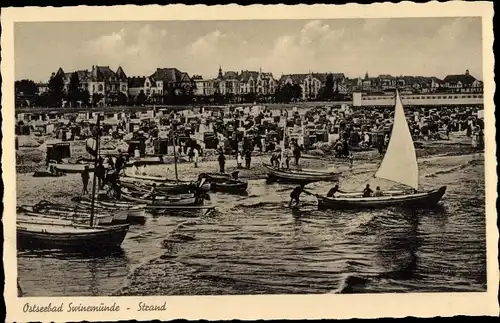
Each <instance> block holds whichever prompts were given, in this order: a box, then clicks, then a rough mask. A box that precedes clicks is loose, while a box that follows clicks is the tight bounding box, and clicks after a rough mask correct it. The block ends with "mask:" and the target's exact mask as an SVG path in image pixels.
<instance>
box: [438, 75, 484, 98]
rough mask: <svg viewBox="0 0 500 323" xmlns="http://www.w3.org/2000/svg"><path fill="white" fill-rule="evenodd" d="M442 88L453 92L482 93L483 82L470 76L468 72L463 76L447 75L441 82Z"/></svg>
mask: <svg viewBox="0 0 500 323" xmlns="http://www.w3.org/2000/svg"><path fill="white" fill-rule="evenodd" d="M443 83H444V87H445V88H446V89H448V90H451V91H453V92H475V93H478V92H482V91H483V82H482V81H480V80H478V79H476V78H475V77H474V76H472V75H470V73H469V70H466V71H465V74H458V75H448V76H446V77H445V78H444V80H443Z"/></svg>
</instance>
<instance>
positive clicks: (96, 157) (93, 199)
mask: <svg viewBox="0 0 500 323" xmlns="http://www.w3.org/2000/svg"><path fill="white" fill-rule="evenodd" d="M100 128H101V122H100V118H99V115H98V116H97V123H96V129H97V131H96V140H95V149H96V155H95V162H94V179H93V180H92V199H91V203H90V226H91V227H93V226H94V206H95V188H96V184H97V183H96V182H97V166H98V165H99V133H100V130H101V129H100Z"/></svg>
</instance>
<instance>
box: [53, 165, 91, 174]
mask: <svg viewBox="0 0 500 323" xmlns="http://www.w3.org/2000/svg"><path fill="white" fill-rule="evenodd" d="M52 165H53V166H54V168H55V169H56V170H58V171H59V172H63V173H68V174H76V173H81V172H83V170H84V169H85V166H88V167H89V172H93V171H94V166H93V165H85V164H52Z"/></svg>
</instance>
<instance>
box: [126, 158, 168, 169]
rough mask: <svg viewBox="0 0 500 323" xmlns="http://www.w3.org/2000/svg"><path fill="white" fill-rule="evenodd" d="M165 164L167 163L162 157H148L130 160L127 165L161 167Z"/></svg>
mask: <svg viewBox="0 0 500 323" xmlns="http://www.w3.org/2000/svg"><path fill="white" fill-rule="evenodd" d="M161 164H165V161H164V160H163V158H161V157H160V156H146V157H141V158H130V159H129V160H128V161H127V162H126V163H125V165H126V166H127V167H132V166H134V165H138V166H146V165H148V166H149V165H161Z"/></svg>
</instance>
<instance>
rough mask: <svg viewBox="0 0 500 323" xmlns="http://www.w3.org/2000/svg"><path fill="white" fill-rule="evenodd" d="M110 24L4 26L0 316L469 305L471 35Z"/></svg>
mask: <svg viewBox="0 0 500 323" xmlns="http://www.w3.org/2000/svg"><path fill="white" fill-rule="evenodd" d="M110 8H111V7H110ZM77 10H78V9H75V11H74V12H75V14H76V12H78V11H77ZM82 10H83V9H82ZM103 10H104V8H103ZM242 10H244V9H242ZM141 17H142V16H141ZM115 18H116V19H115ZM119 18H120V16H119V15H117V16H110V17H109V20H108V21H97V20H96V21H89V20H88V19H85V21H84V20H81V21H79V20H78V19H72V20H68V21H61V20H60V19H58V20H57V21H16V22H14V24H13V27H12V28H13V55H14V57H13V58H14V62H13V66H12V69H13V72H14V73H13V77H14V79H12V80H10V79H7V82H10V81H11V82H10V83H12V84H10V87H9V89H11V92H12V93H7V92H5V91H4V92H3V94H4V95H5V96H11V97H12V106H11V107H9V108H11V109H12V110H13V112H12V113H11V115H12V117H14V120H11V121H12V123H13V126H12V129H13V130H14V132H15V136H11V138H12V141H13V145H12V147H13V148H15V183H12V184H13V185H12V186H11V190H12V191H15V193H13V194H15V214H7V217H10V218H11V219H14V218H15V220H16V221H15V223H16V224H15V232H16V233H15V235H14V234H13V235H12V237H13V240H11V241H10V243H11V244H13V246H15V256H14V257H15V258H16V262H15V264H16V268H15V273H17V274H16V276H15V277H17V278H16V285H17V298H18V299H20V300H21V301H22V300H23V299H31V298H34V299H36V298H39V297H43V298H58V297H70V298H71V297H95V296H99V297H113V299H119V297H120V296H133V297H145V296H231V295H233V296H235V295H254V296H255V295H285V294H286V295H325V294H334V295H345V294H392V295H394V296H397V295H399V294H408V293H486V292H487V290H488V270H487V268H488V262H487V258H488V257H487V248H486V246H487V216H486V213H487V212H486V208H487V202H486V195H487V185H486V184H487V183H486V178H487V176H486V173H487V170H486V166H485V158H486V157H485V156H486V155H485V151H486V150H487V149H485V147H487V145H486V143H488V141H491V140H492V141H493V142H492V144H493V147H495V146H496V145H495V143H494V137H488V135H487V134H488V131H489V132H490V133H491V129H487V127H490V126H492V125H493V127H494V120H493V121H488V122H489V123H488V124H487V125H485V123H486V121H485V119H487V118H490V116H492V112H491V110H490V111H488V110H487V109H493V107H492V106H491V103H492V96H491V97H489V96H488V95H491V93H489V94H488V93H487V92H486V91H485V89H486V88H487V87H488V86H489V87H490V88H491V86H492V82H493V79H492V78H491V79H490V77H491V75H490V74H488V75H485V74H484V73H485V72H484V71H485V67H484V66H485V62H484V55H485V53H484V48H485V47H484V41H485V40H484V30H483V28H484V27H483V19H484V18H483V17H481V16H480V15H477V16H470V15H468V16H444V15H443V16H432V17H410V16H408V17H367V18H355V17H347V18H341V17H339V18H314V17H312V18H307V19H305V18H297V19H290V18H287V19H283V17H281V18H280V17H277V18H276V19H257V18H250V19H208V20H196V19H186V20H168V19H165V20H158V19H152V20H120V19H119ZM2 47H3V46H2ZM490 50H491V47H490ZM489 66H490V65H488V67H489ZM3 75H4V74H3V71H2V77H3ZM4 80H5V78H4ZM4 89H5V88H4ZM490 91H491V89H490ZM486 100H487V104H488V105H490V106H488V107H487V108H485V105H486ZM4 108H5V105H4ZM2 113H3V112H2ZM485 115H486V116H487V117H486V118H485ZM12 117H10V116H7V117H5V116H4V120H6V119H8V118H12ZM4 122H5V121H4ZM4 133H5V127H4ZM4 135H5V134H4ZM4 140H5V138H4ZM489 147H491V145H490V146H489ZM490 153H493V154H494V152H490ZM489 156H492V155H491V154H490V155H489ZM493 158H494V157H493ZM12 160H14V159H13V157H12ZM490 165H491V164H490ZM12 169H13V170H14V167H13V168H12ZM489 174H491V173H489ZM488 180H492V181H493V182H494V183H496V175H495V174H494V173H493V178H490V179H488ZM4 181H5V179H4ZM493 182H491V183H493ZM491 183H490V185H491ZM4 184H5V187H6V188H7V190H9V186H8V183H5V182H4ZM14 187H15V189H14ZM488 194H489V193H488ZM493 203H494V201H493ZM493 208H494V207H493ZM12 209H13V210H14V208H12ZM494 212H495V211H494ZM493 217H494V218H495V215H493ZM4 218H5V216H4ZM497 267H498V266H497ZM497 269H498V268H497ZM117 297H118V298H117ZM56 303H57V302H52V305H54V304H55V305H58V303H57V304H56ZM146 303H147V302H145V303H143V304H142V305H139V307H138V311H141V310H143V311H148V310H158V311H160V310H161V309H160V307H161V306H164V305H162V304H163V302H156V303H155V304H158V305H155V306H156V307H158V308H155V306H153V305H151V306H152V307H150V305H148V304H146ZM111 304H112V302H111ZM55 305H54V306H55ZM30 306H31V307H30ZM67 306H68V305H67V304H64V307H65V310H66V307H67ZM71 306H73V305H70V309H71ZM74 306H77V304H76V303H74ZM101 306H108V305H101ZM141 306H142V309H141ZM167 306H168V305H167ZM36 307H37V305H34V303H33V304H31V303H30V305H29V306H28V310H27V311H36ZM24 310H25V312H26V307H25V309H24ZM134 310H135V308H134ZM75 311H76V309H75Z"/></svg>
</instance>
